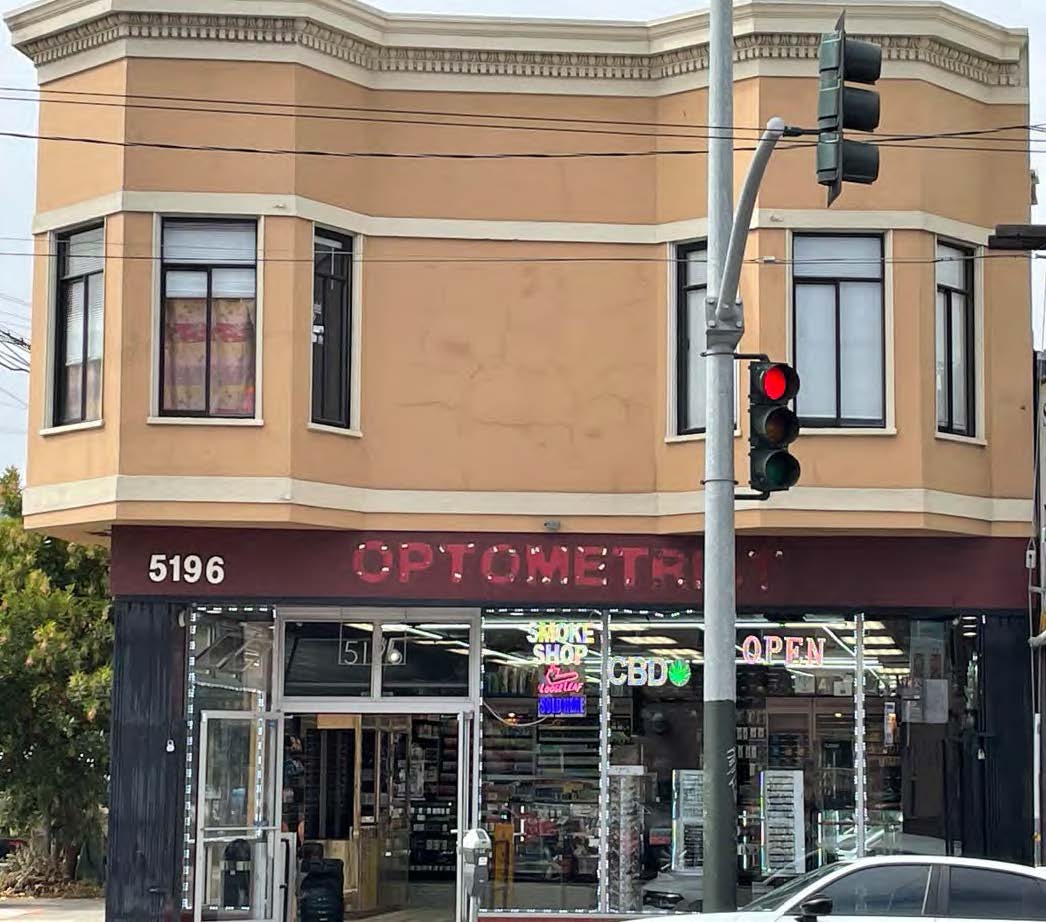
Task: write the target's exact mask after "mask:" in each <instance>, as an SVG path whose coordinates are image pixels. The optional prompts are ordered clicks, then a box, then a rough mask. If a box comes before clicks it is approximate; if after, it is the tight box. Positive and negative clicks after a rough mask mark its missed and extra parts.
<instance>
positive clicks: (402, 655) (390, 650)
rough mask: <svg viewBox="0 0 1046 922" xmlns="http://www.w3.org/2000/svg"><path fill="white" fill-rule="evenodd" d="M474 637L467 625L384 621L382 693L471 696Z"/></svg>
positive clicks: (389, 694) (386, 694) (423, 695)
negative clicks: (471, 640)
mask: <svg viewBox="0 0 1046 922" xmlns="http://www.w3.org/2000/svg"><path fill="white" fill-rule="evenodd" d="M471 636H472V632H471V628H470V626H469V625H468V624H442V623H433V624H398V623H394V624H388V623H384V624H382V625H381V649H382V657H381V693H382V695H385V696H402V695H414V696H422V697H426V696H427V697H447V696H449V697H452V698H465V697H468V693H469V658H470V652H471V651H470V647H469V638H470V637H471Z"/></svg>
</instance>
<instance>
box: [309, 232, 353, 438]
mask: <svg viewBox="0 0 1046 922" xmlns="http://www.w3.org/2000/svg"><path fill="white" fill-rule="evenodd" d="M313 260H314V263H313V282H312V421H313V422H314V423H320V424H322V425H324V426H337V427H340V428H342V429H349V428H351V425H352V424H351V414H350V410H349V406H350V403H349V401H350V390H349V388H350V373H351V365H352V240H351V238H349V237H343V236H341V235H339V234H331V233H327V232H326V231H322V232H320V233H318V234H317V235H316V240H315V250H314V256H313Z"/></svg>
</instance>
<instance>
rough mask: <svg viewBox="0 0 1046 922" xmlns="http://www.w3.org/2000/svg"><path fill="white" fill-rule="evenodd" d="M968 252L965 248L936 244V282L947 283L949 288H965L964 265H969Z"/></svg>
mask: <svg viewBox="0 0 1046 922" xmlns="http://www.w3.org/2000/svg"><path fill="white" fill-rule="evenodd" d="M969 257H970V254H969V253H968V252H967V251H966V250H960V249H958V248H957V247H950V246H946V245H945V244H943V243H939V244H937V258H938V259H939V260H941V261H940V262H938V263H937V284H939V285H947V286H948V287H950V288H958V289H961V290H962V289H965V288H966V267H967V266H968V265H969V263H968V260H969Z"/></svg>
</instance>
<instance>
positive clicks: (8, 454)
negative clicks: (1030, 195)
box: [0, 0, 1046, 467]
mask: <svg viewBox="0 0 1046 922" xmlns="http://www.w3.org/2000/svg"><path fill="white" fill-rule="evenodd" d="M23 2H25V0H17V2H11V0H0V10H8V9H13V8H14V7H15V6H20V5H22V3H23ZM951 3H952V5H953V6H957V7H960V8H961V9H965V10H968V11H969V12H971V13H974V14H976V15H979V16H983V17H984V18H986V19H991V20H993V21H996V22H999V23H1000V24H1002V25H1005V26H1024V27H1026V28H1027V29H1029V31H1030V32H1031V85H1032V100H1031V105H1032V122H1033V123H1041V122H1046V2H1044V0H951ZM374 5H376V6H379V7H381V8H382V9H386V10H389V11H393V12H418V13H459V14H487V15H512V16H547V17H561V18H567V19H589V18H591V19H604V20H605V19H639V20H649V19H657V18H660V17H662V16H671V15H674V14H678V13H684V12H687V11H688V10H693V9H695V8H703V7H705V6H706V5H707V2H706V0H696V2H692V0H689V2H688V0H642V2H636V0H380V2H375V3H374ZM843 5H845V0H840V6H843ZM0 85H2V86H24V87H34V86H35V85H36V81H35V78H34V75H33V68H32V66H31V65H30V64H29V63H28V61H26V60H25V59H24V58H23V57H22V56H21V55H20V54H18V53H17V52H16V51H14V49H12V48H11V38H10V35H9V34H8V32H7V30H6V28H4V27H3V26H0ZM0 126H3V129H4V130H7V131H12V130H13V131H22V132H32V131H34V130H35V128H36V112H35V109H34V107H33V106H32V105H29V104H26V103H17V102H10V101H4V100H0ZM912 128H913V129H917V128H918V126H915V125H913V126H912ZM1044 150H1046V148H1044ZM34 158H35V152H34V149H33V144H32V142H31V141H22V140H15V139H11V138H0V177H2V180H0V182H2V187H0V201H2V202H3V208H0V254H4V253H11V252H26V251H27V250H28V249H29V246H30V245H29V243H28V241H26V240H25V239H24V238H26V237H28V236H29V232H30V225H31V222H32V215H33V190H34V185H35V181H36V170H35V159H34ZM1032 165H1033V166H1037V167H1038V169H1039V173H1040V175H1041V176H1043V178H1044V180H1046V155H1036V156H1033V158H1032ZM1040 195H1041V196H1042V197H1043V201H1044V202H1046V185H1044V187H1043V189H1042V190H1040ZM1038 211H1039V212H1040V213H1039V214H1037V215H1036V220H1038V221H1046V215H1044V214H1043V213H1042V212H1043V209H1041V208H1040V209H1038ZM12 238H13V239H12ZM1040 265H1041V263H1040ZM1037 268H1038V267H1037ZM1044 268H1046V267H1044ZM29 276H30V260H29V259H28V258H27V257H25V256H7V255H0V325H4V326H6V327H7V328H9V329H15V330H18V331H25V330H27V329H28V316H29V308H28V303H27V302H28V300H29V293H30V277H29ZM1044 285H1046V274H1044V273H1039V274H1038V275H1037V279H1036V284H1035V293H1036V298H1035V300H1036V303H1037V304H1038V305H1039V307H1037V309H1036V312H1035V313H1036V315H1038V314H1039V312H1040V311H1041V310H1042V305H1043V291H1044ZM1037 320H1038V316H1037ZM1036 327H1037V331H1041V323H1040V322H1037V323H1036ZM25 390H26V381H25V375H20V374H17V373H15V372H10V371H6V370H4V369H0V466H6V465H8V464H16V465H18V466H19V467H21V466H22V465H23V464H24V461H25V432H26V418H25V417H26V413H25V406H24V404H25Z"/></svg>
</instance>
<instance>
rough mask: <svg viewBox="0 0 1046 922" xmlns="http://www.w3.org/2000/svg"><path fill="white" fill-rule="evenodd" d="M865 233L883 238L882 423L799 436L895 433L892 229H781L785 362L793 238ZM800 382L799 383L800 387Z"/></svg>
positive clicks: (791, 330) (791, 315) (791, 343)
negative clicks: (784, 260) (784, 256)
mask: <svg viewBox="0 0 1046 922" xmlns="http://www.w3.org/2000/svg"><path fill="white" fill-rule="evenodd" d="M855 234H867V235H868V236H879V237H882V238H883V277H882V285H883V374H884V376H885V383H886V388H885V396H884V403H883V415H884V420H885V422H884V425H882V426H851V427H845V426H824V427H821V426H803V431H802V436H803V438H806V437H807V436H843V437H851V436H870V435H871V436H896V435H897V416H896V378H895V375H896V371H895V368H896V366H895V361H894V302H895V300H896V299H895V297H894V272H893V251H894V237H893V230H890V229H883V228H882V227H870V226H866V225H859V226H854V227H846V228H840V227H829V228H819V227H789V228H786V229H785V247H786V252H787V254H788V258H787V272H786V280H785V340H786V348H785V352H786V354H787V355H788V362H789V364H791V365H792V366H793V367H795V362H796V354H795V265H794V261H793V254H794V252H795V249H794V246H795V238H796V237H797V236H817V237H830V236H833V235H841V236H853V235H855ZM801 386H802V385H801V384H800V387H801Z"/></svg>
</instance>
